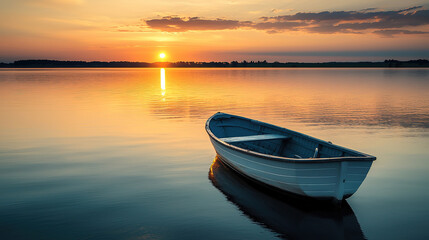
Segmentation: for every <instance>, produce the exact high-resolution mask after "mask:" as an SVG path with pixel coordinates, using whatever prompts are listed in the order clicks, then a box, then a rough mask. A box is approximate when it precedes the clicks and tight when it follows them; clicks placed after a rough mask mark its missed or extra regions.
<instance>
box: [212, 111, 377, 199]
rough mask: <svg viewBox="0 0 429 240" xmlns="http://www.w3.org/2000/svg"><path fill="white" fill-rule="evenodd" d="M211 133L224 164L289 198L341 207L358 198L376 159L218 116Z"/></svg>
mask: <svg viewBox="0 0 429 240" xmlns="http://www.w3.org/2000/svg"><path fill="white" fill-rule="evenodd" d="M205 128H206V131H207V133H208V135H209V137H210V141H211V143H212V144H213V147H214V149H215V151H216V153H217V155H218V156H219V159H220V160H221V161H222V162H223V163H224V164H225V165H227V166H229V167H230V168H231V169H233V170H235V171H236V172H238V173H239V174H242V175H244V176H245V177H248V178H249V179H251V180H253V181H255V182H257V183H259V184H262V185H264V186H266V187H269V188H272V189H274V190H279V191H280V192H283V193H292V194H293V195H295V196H300V197H308V198H316V199H321V200H330V201H334V202H337V203H341V202H342V201H343V200H345V199H347V198H349V197H350V196H352V195H353V194H354V193H355V192H356V191H357V189H358V188H359V186H360V185H361V184H362V182H363V180H364V179H365V178H366V176H367V174H368V171H369V169H370V168H371V165H372V163H373V161H374V160H375V159H376V157H374V156H371V155H368V154H365V153H361V152H358V151H355V150H351V149H348V148H345V147H341V146H338V145H335V144H333V143H331V142H327V141H323V140H320V139H317V138H314V137H311V136H308V135H305V134H302V133H299V132H296V131H292V130H289V129H286V128H282V127H278V126H275V125H271V124H268V123H264V122H260V121H257V120H253V119H249V118H245V117H241V116H236V115H231V114H226V113H221V112H218V113H216V114H214V115H213V116H211V117H210V118H209V119H208V120H207V122H206V126H205Z"/></svg>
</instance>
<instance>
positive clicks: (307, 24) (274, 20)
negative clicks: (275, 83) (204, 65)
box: [145, 6, 429, 36]
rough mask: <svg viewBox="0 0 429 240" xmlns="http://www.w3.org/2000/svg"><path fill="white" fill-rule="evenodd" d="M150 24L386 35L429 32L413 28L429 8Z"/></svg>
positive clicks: (178, 28)
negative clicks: (247, 19) (249, 19)
mask: <svg viewBox="0 0 429 240" xmlns="http://www.w3.org/2000/svg"><path fill="white" fill-rule="evenodd" d="M145 23H146V25H147V27H149V28H151V29H156V30H161V31H165V32H185V31H202V30H227V29H238V28H247V29H256V30H262V31H266V32H267V33H279V32H284V31H297V30H300V31H306V32H312V33H324V34H329V33H355V34H359V33H363V32H364V31H371V32H374V33H376V34H379V35H383V36H392V35H396V34H426V33H427V32H425V31H418V30H409V29H405V28H407V27H419V26H424V25H428V24H429V10H425V9H423V8H422V7H421V6H416V7H411V8H407V9H401V10H397V11H381V10H377V9H375V8H368V9H364V10H361V11H333V12H329V11H324V12H317V13H312V12H307V13H305V12H299V13H296V14H290V15H281V16H275V17H261V18H259V20H258V21H254V22H251V21H238V20H227V19H215V20H206V19H201V18H198V17H192V18H183V17H175V16H168V17H163V18H160V19H150V20H145Z"/></svg>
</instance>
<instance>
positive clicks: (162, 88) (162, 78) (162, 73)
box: [161, 68, 165, 100]
mask: <svg viewBox="0 0 429 240" xmlns="http://www.w3.org/2000/svg"><path fill="white" fill-rule="evenodd" d="M161 90H162V92H161V94H162V96H164V95H165V69H164V68H161ZM163 100H164V99H163Z"/></svg>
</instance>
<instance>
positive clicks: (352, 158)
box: [205, 112, 376, 163]
mask: <svg viewBox="0 0 429 240" xmlns="http://www.w3.org/2000/svg"><path fill="white" fill-rule="evenodd" d="M220 114H223V115H225V116H230V117H235V118H239V119H244V120H250V121H251V122H255V123H258V124H261V125H265V126H269V127H272V128H276V129H281V130H286V131H289V132H291V133H293V134H296V135H300V136H303V137H306V138H309V139H311V140H315V141H318V142H321V143H325V144H328V145H331V146H333V147H336V148H340V149H342V150H347V151H351V152H354V153H356V154H360V155H363V156H345V157H331V158H288V157H282V156H275V155H269V154H264V153H259V152H255V151H251V150H248V149H244V148H240V147H237V146H234V145H232V144H229V143H227V142H224V141H222V140H220V139H219V138H218V137H217V136H216V135H215V134H214V133H213V132H212V131H211V130H210V121H211V120H212V119H213V118H214V117H215V116H219V115H220ZM205 128H206V132H207V133H208V134H209V136H210V138H211V139H213V140H215V141H216V142H218V143H220V144H221V145H223V146H225V147H227V148H230V149H232V150H236V151H239V152H242V153H245V154H248V155H251V156H256V157H260V158H264V159H269V160H274V161H281V162H294V163H325V162H343V161H375V160H376V157H375V156H372V155H369V154H366V153H362V152H359V151H356V150H352V149H349V148H345V147H342V146H339V145H336V144H333V143H330V142H327V141H324V140H321V139H318V138H315V137H312V136H309V135H306V134H303V133H300V132H296V131H293V130H290V129H286V128H282V127H279V126H276V125H273V124H269V123H266V122H261V121H258V120H254V119H250V118H245V117H241V116H236V115H232V114H227V113H222V112H217V113H215V114H214V115H212V116H211V117H210V118H209V119H208V120H207V121H206V126H205Z"/></svg>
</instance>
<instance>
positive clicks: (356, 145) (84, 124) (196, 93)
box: [0, 69, 429, 239]
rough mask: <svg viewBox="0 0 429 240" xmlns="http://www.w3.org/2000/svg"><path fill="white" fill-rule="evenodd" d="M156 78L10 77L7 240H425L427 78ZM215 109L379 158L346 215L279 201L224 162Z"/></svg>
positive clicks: (1, 108)
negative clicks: (211, 128)
mask: <svg viewBox="0 0 429 240" xmlns="http://www.w3.org/2000/svg"><path fill="white" fill-rule="evenodd" d="M161 76H162V74H161V70H160V69H24V70H13V69H3V70H0V113H1V115H0V116H1V118H0V193H1V195H0V239H283V238H286V239H297V238H299V239H309V238H310V239H311V238H320V239H322V238H325V239H328V238H329V239H429V230H428V229H427V224H428V222H429V207H428V205H427V200H428V199H429V192H428V191H427V189H428V187H427V186H428V184H429V178H428V177H427V176H428V175H427V173H428V170H429V162H428V161H429V152H428V151H427V148H428V146H429V94H427V93H428V92H429V70H426V69H165V77H164V79H163V78H162V77H161ZM162 82H163V83H162ZM217 111H223V112H227V113H231V114H238V115H243V116H246V117H250V118H255V119H258V120H262V121H266V122H269V123H273V124H276V125H280V126H283V127H287V128H290V129H293V130H296V131H300V132H303V133H306V134H308V135H311V136H315V137H318V138H321V139H324V140H330V141H332V142H334V143H336V144H338V145H342V146H346V147H349V148H352V149H356V150H358V151H362V152H365V153H369V154H371V155H374V156H376V157H377V160H376V161H375V162H374V164H373V166H372V168H371V170H370V172H369V174H368V176H367V178H366V180H365V181H364V183H363V184H362V186H361V187H360V188H359V190H358V191H357V192H356V194H355V195H353V196H352V197H351V198H349V199H348V200H347V204H346V205H345V206H344V207H343V208H342V209H340V210H338V209H337V210H335V209H329V208H325V207H322V208H321V207H315V206H309V205H306V204H305V203H301V202H299V201H297V200H294V199H288V198H284V197H280V196H275V195H274V194H273V193H270V192H266V191H264V190H263V189H260V188H258V187H255V186H253V185H252V184H250V183H248V182H247V181H245V180H243V179H241V178H240V177H238V176H236V174H234V173H233V172H231V171H230V170H229V169H227V168H225V167H224V166H222V165H221V164H220V163H219V162H218V161H216V158H215V157H216V155H215V152H214V150H213V148H212V146H211V144H210V142H209V140H208V137H207V135H206V133H205V131H204V124H205V121H206V119H207V118H208V117H209V116H211V115H212V114H214V113H215V112H217ZM317 236H319V237H317Z"/></svg>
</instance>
